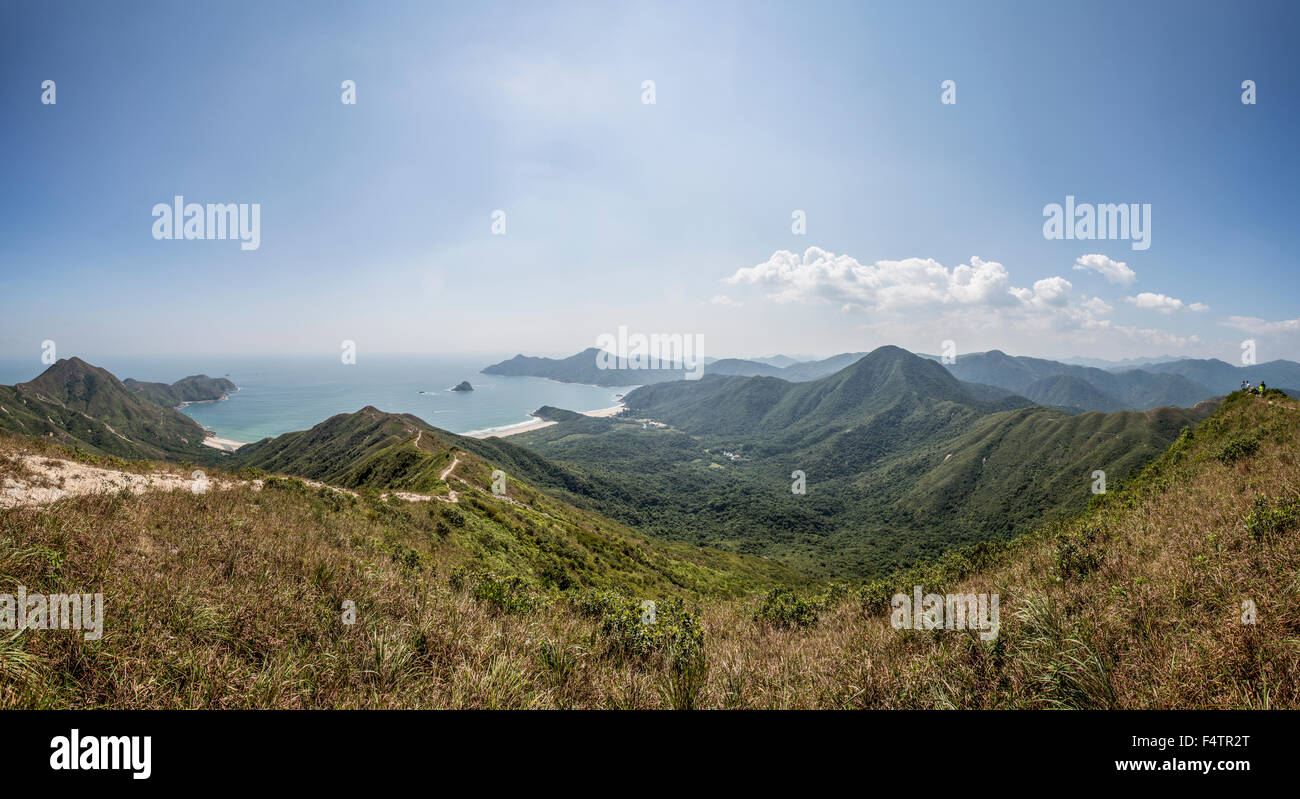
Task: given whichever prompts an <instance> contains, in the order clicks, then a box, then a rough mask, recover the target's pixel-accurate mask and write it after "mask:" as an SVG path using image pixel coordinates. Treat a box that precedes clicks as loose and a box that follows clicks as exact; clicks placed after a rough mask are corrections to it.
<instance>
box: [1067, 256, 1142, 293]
mask: <svg viewBox="0 0 1300 799" xmlns="http://www.w3.org/2000/svg"><path fill="white" fill-rule="evenodd" d="M1074 268H1075V269H1077V270H1079V271H1084V270H1092V271H1093V272H1097V273H1098V274H1100V275H1101V276H1102V277H1104V278H1106V280H1107V282H1110V283H1118V284H1119V285H1121V286H1124V287H1125V288H1127V287H1128V286H1130V285H1132V284H1133V281H1135V280H1137V273H1136V272H1134V271H1133V270H1132V269H1129V266H1128V264H1126V263H1124V262H1123V261H1116V260H1113V259H1111V258H1108V257H1107V256H1105V255H1101V254H1099V253H1092V254H1090V255H1081V256H1079V257H1078V258H1077V259H1076V260H1075V262H1074Z"/></svg>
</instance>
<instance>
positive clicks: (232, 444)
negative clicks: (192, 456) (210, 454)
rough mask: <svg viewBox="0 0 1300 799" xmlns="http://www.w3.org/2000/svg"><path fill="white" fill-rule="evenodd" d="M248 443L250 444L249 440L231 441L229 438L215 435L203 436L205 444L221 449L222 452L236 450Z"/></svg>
mask: <svg viewBox="0 0 1300 799" xmlns="http://www.w3.org/2000/svg"><path fill="white" fill-rule="evenodd" d="M246 444H248V442H247V441H231V440H230V439H228V438H219V437H218V436H215V435H213V436H204V437H203V446H205V447H212V448H213V449H219V450H221V451H222V452H234V451H235V450H237V449H239V448H240V447H242V446H245V445H246Z"/></svg>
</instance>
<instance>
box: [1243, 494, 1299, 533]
mask: <svg viewBox="0 0 1300 799" xmlns="http://www.w3.org/2000/svg"><path fill="white" fill-rule="evenodd" d="M1298 521H1300V500H1293V501H1291V502H1287V501H1284V500H1279V501H1277V502H1272V501H1270V500H1269V498H1268V497H1266V496H1262V495H1261V496H1257V497H1255V504H1254V507H1252V508H1251V509H1250V513H1247V514H1246V535H1248V536H1250V539H1251V540H1252V541H1268V540H1270V539H1272V538H1274V537H1276V536H1279V535H1281V534H1282V533H1285V532H1288V531H1290V530H1293V529H1295V527H1296V523H1297V522H1298Z"/></svg>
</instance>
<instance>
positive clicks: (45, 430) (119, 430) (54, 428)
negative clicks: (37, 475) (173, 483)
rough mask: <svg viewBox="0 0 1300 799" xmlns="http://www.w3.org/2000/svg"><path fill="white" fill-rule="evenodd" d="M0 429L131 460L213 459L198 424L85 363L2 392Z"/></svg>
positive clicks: (73, 361) (70, 361) (53, 369)
mask: <svg viewBox="0 0 1300 799" xmlns="http://www.w3.org/2000/svg"><path fill="white" fill-rule="evenodd" d="M0 429H4V430H8V431H10V432H14V433H19V434H22V435H29V436H38V437H44V438H52V439H54V440H56V441H59V442H61V443H65V444H70V445H73V446H78V447H81V448H83V449H85V450H87V451H89V452H96V453H105V454H111V455H118V456H121V457H126V458H177V459H188V460H196V461H204V460H210V459H211V458H212V457H213V455H212V451H211V450H210V449H209V448H207V447H204V446H202V442H203V438H204V435H205V433H204V430H203V428H202V427H201V426H200V425H199V424H198V423H197V422H195V421H194V420H193V419H190V418H189V417H188V416H185V415H184V414H181V413H178V412H177V411H175V410H173V409H171V408H169V407H161V406H159V405H158V404H156V403H154V402H151V401H149V400H147V399H145V398H144V397H143V396H142V395H140V394H137V393H136V392H134V391H131V390H130V389H128V388H127V387H126V386H125V385H124V384H123V383H122V382H121V381H120V380H118V379H117V378H116V377H114V376H113V375H112V374H110V373H109V372H108V371H107V370H105V369H101V368H99V367H97V366H92V365H90V364H88V363H86V362H85V361H83V360H81V359H80V358H67V359H60V360H59V361H58V362H56V363H54V364H53V365H51V366H50V367H49V368H48V369H46V370H45V371H44V372H43V373H42V374H41V375H40V376H39V377H37V378H35V379H34V380H31V381H29V382H26V383H19V384H17V385H15V386H0Z"/></svg>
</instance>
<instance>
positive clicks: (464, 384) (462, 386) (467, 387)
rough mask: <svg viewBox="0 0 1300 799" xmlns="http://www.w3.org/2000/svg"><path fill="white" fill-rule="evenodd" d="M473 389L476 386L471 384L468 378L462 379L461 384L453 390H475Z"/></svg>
mask: <svg viewBox="0 0 1300 799" xmlns="http://www.w3.org/2000/svg"><path fill="white" fill-rule="evenodd" d="M473 390H474V387H473V386H471V385H470V384H469V381H468V380H462V381H460V385H458V386H456V387H455V388H453V389H452V391H473Z"/></svg>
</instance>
